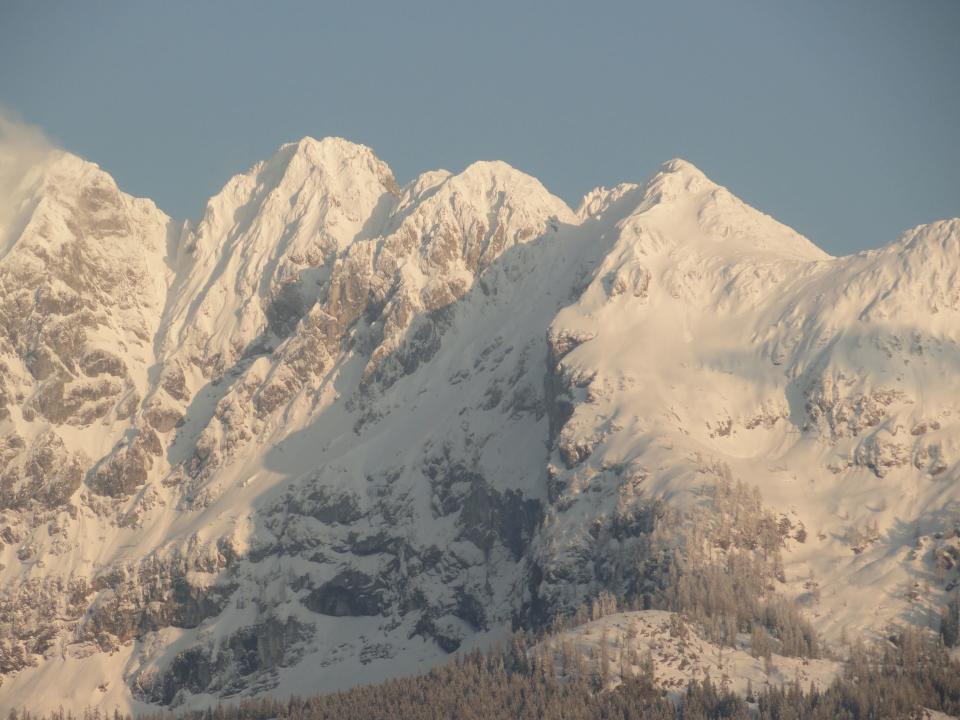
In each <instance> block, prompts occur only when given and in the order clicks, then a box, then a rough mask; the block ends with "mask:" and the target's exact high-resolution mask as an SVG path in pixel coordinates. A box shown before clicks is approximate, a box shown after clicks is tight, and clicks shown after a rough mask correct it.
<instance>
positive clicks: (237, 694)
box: [0, 138, 960, 712]
mask: <svg viewBox="0 0 960 720" xmlns="http://www.w3.org/2000/svg"><path fill="white" fill-rule="evenodd" d="M5 202H6V203H8V204H9V205H10V206H11V207H12V208H14V211H13V212H11V213H7V215H6V216H5V217H4V218H3V223H2V226H0V541H2V544H0V563H2V565H0V678H2V683H0V709H2V710H4V711H6V710H8V709H10V708H13V707H21V706H24V705H27V706H30V707H32V708H34V709H37V710H40V711H43V710H50V709H54V708H56V707H58V706H61V705H62V706H64V707H72V708H84V707H88V706H104V707H110V708H112V707H120V708H121V709H123V710H130V711H137V712H144V711H149V710H157V709H160V708H162V707H170V708H177V709H188V708H203V707H208V706H210V705H213V704H216V703H218V702H227V701H231V700H236V699H239V698H243V697H249V696H253V695H271V696H274V697H277V698H284V697H287V696H289V695H291V694H294V693H299V694H301V695H303V694H308V693H316V692H321V691H329V690H337V689H344V688H348V687H351V686H354V685H357V684H359V683H369V682H376V681H379V680H382V679H385V678H390V677H396V676H400V675H405V674H410V673H412V672H416V671H417V670H420V669H425V668H429V667H431V666H433V665H436V664H437V663H440V662H442V661H444V659H446V658H447V657H449V655H450V654H451V653H456V652H459V651H464V650H469V649H472V648H485V647H487V646H489V645H490V644H491V643H493V642H494V641H496V640H498V639H501V638H504V637H507V636H509V634H510V632H511V631H512V630H514V629H516V628H525V629H529V630H533V631H540V630H543V629H545V628H551V627H553V628H559V630H557V633H559V634H558V635H557V637H562V635H563V633H568V634H569V633H571V632H572V631H571V630H569V629H568V627H569V618H571V617H574V616H576V615H577V613H578V612H579V613H580V614H581V616H582V614H583V609H582V608H584V607H587V608H590V607H591V606H593V610H594V612H591V613H590V617H588V618H581V619H583V620H584V621H586V620H591V618H592V622H593V623H594V624H592V625H588V626H587V628H588V629H587V631H586V632H587V634H586V635H583V634H580V635H578V636H577V637H579V638H580V639H579V640H577V641H576V642H586V640H585V639H584V638H588V637H590V633H593V634H594V635H597V636H599V635H600V633H601V632H604V633H605V632H606V630H601V628H600V627H599V626H598V625H596V624H595V623H597V622H601V624H602V622H603V620H602V618H601V616H606V617H607V620H608V625H609V624H611V623H612V625H613V626H615V627H622V628H627V627H628V626H631V627H633V630H631V632H632V633H633V634H634V635H637V634H639V637H640V641H641V645H644V643H646V645H650V643H651V642H653V641H652V640H651V638H652V637H653V634H656V633H659V632H661V631H663V632H665V631H664V630H663V629H664V628H666V627H668V626H669V625H670V623H672V622H674V621H675V617H676V616H677V615H678V614H682V615H683V616H684V617H685V618H687V620H689V621H690V622H692V623H693V624H694V625H695V627H696V628H697V630H696V633H697V635H696V637H697V641H696V642H697V643H698V645H697V647H700V648H701V650H703V648H706V647H708V646H710V647H714V646H716V647H720V648H722V647H723V646H724V644H726V645H729V646H733V647H734V648H735V647H737V644H738V643H741V645H742V648H741V649H740V650H736V649H733V650H731V652H732V653H734V654H736V653H739V655H736V657H737V658H739V659H738V660H736V663H734V664H735V665H736V666H737V667H742V668H744V670H743V673H744V675H743V677H747V678H752V682H753V683H757V682H758V681H759V678H761V677H763V673H760V675H757V676H756V677H754V676H751V675H750V672H753V670H751V669H750V668H751V667H752V666H751V663H752V662H755V661H754V660H753V659H752V657H751V656H750V655H748V654H747V653H746V652H744V650H743V648H746V647H749V641H748V640H747V639H746V638H747V637H748V636H750V637H751V638H752V642H753V646H754V648H755V649H756V647H757V642H759V641H762V642H763V643H765V644H766V646H767V648H768V650H767V653H768V654H769V652H770V651H771V649H772V652H773V653H774V654H775V655H777V656H778V657H783V658H787V656H790V658H789V659H784V660H783V661H782V662H780V661H778V662H777V666H778V667H780V668H781V669H783V668H788V669H789V668H792V669H790V670H789V671H788V670H783V672H784V674H785V677H788V676H789V677H793V675H792V673H793V672H794V671H797V672H799V671H800V670H802V671H803V672H806V673H808V674H809V675H811V676H815V677H814V679H816V677H822V678H829V676H830V673H831V672H834V671H835V670H834V669H831V668H833V666H834V665H835V664H836V663H835V662H833V661H832V660H830V659H829V658H830V657H839V656H840V655H842V648H843V647H844V646H845V645H844V644H845V643H847V642H848V641H849V640H852V639H853V638H856V637H862V638H865V639H871V638H874V639H876V638H882V637H886V636H887V635H888V634H889V633H890V632H891V628H896V627H915V628H919V629H921V630H923V632H927V633H930V634H931V635H936V634H937V633H940V634H941V635H942V636H943V637H944V639H946V640H948V641H949V640H952V641H953V642H956V637H955V635H956V629H955V628H951V627H947V626H948V625H949V624H950V623H951V622H953V620H952V618H951V612H954V613H955V608H956V601H955V599H954V598H955V597H956V590H955V588H956V587H957V585H958V582H960V580H958V565H960V380H958V378H960V219H953V220H945V221H940V222H934V223H932V224H929V225H924V226H921V227H917V228H914V229H912V230H909V231H908V232H906V233H905V234H903V235H902V236H901V237H900V238H899V239H897V240H895V241H894V242H893V243H891V244H889V245H887V246H885V247H883V248H881V249H879V250H872V251H869V252H863V253H860V254H857V255H853V256H848V257H831V256H829V255H828V254H826V253H825V252H823V251H822V250H820V249H818V248H817V247H816V246H815V245H813V244H812V243H811V242H810V241H808V240H806V239H805V238H803V237H802V236H800V235H799V234H797V233H796V232H794V231H793V230H791V229H790V228H788V227H785V226H784V225H781V224H780V223H778V222H776V221H775V220H773V219H772V218H770V217H769V216H767V215H764V214H763V213H761V212H758V211H756V210H754V209H752V208H750V207H749V206H747V205H745V204H744V203H743V202H741V201H740V200H738V199H737V198H736V197H734V196H733V195H732V194H731V193H730V192H729V191H727V190H726V189H725V188H723V187H721V186H719V185H716V184H715V183H714V182H712V181H711V180H710V179H708V178H707V177H705V176H704V175H703V174H702V173H701V172H700V171H699V170H698V169H697V168H695V167H694V166H692V165H691V164H689V163H687V162H684V161H682V160H672V161H670V162H668V163H666V164H665V165H663V166H662V167H661V169H660V171H659V172H658V173H657V174H656V175H655V176H654V177H653V178H652V179H651V180H649V181H648V182H646V183H645V184H641V185H634V184H623V185H619V186H617V187H614V188H612V189H607V188H597V189H596V190H594V191H592V192H590V193H589V194H588V195H587V196H586V197H585V198H584V199H583V201H582V203H581V205H580V207H579V208H578V209H576V210H573V209H571V208H569V207H568V206H567V205H566V204H565V203H564V202H563V201H562V200H560V199H559V198H557V197H555V196H553V195H551V194H550V192H548V191H547V190H546V189H545V188H544V187H543V185H542V184H541V183H540V182H538V181H537V180H536V179H534V178H532V177H530V176H528V175H525V174H523V173H522V172H519V171H517V170H515V169H513V168H512V167H510V166H509V165H506V164H504V163H502V162H478V163H475V164H473V165H471V166H469V167H468V168H467V169H466V170H464V171H463V172H461V173H459V174H451V173H449V172H446V171H434V172H428V173H425V174H423V175H421V176H419V177H417V178H416V179H414V180H413V181H411V182H410V183H409V184H407V185H405V186H400V185H398V183H397V182H396V181H395V180H394V177H393V175H392V173H391V171H390V169H389V168H388V167H387V165H386V164H384V163H383V162H382V161H381V160H379V159H378V158H377V157H376V156H375V155H374V154H373V152H371V150H369V149H368V148H366V147H363V146H360V145H356V144H353V143H350V142H347V141H345V140H342V139H337V138H326V139H324V140H320V141H317V140H314V139H311V138H304V139H303V140H301V141H300V142H297V143H293V144H289V145H284V146H283V147H281V148H280V149H279V150H278V151H277V153H276V154H275V155H274V156H273V157H271V158H270V159H268V160H266V161H264V162H261V163H258V164H257V165H255V166H254V167H253V168H251V169H250V170H249V171H248V172H246V173H244V174H241V175H237V176H235V177H234V178H232V179H231V180H230V181H229V182H228V183H227V184H226V185H225V187H224V188H223V189H222V190H221V192H220V193H219V194H217V195H216V196H214V197H213V198H211V199H210V200H209V202H208V203H207V205H206V209H205V211H204V212H203V215H202V217H201V218H200V219H199V221H197V222H186V223H181V222H179V221H178V222H175V221H173V220H171V218H169V217H167V216H166V215H165V214H164V213H163V212H161V211H160V210H159V209H157V207H156V206H155V205H154V204H153V203H152V202H150V201H149V200H144V199H137V198H133V197H131V196H129V195H127V194H125V193H124V192H122V191H121V190H120V189H118V187H117V185H116V183H115V182H114V181H113V180H112V179H111V178H110V177H109V176H108V175H107V174H106V173H105V172H103V171H102V170H100V169H99V168H98V167H97V166H96V165H94V164H92V163H89V162H87V161H84V160H82V159H80V158H78V157H76V156H74V155H71V154H69V153H66V152H63V151H59V150H50V151H48V152H46V153H44V154H43V155H42V157H37V158H35V159H34V160H33V161H32V162H31V163H30V164H29V166H28V167H26V168H25V169H24V170H23V172H22V173H20V174H19V175H18V179H17V182H16V183H15V187H13V188H12V189H10V190H9V197H7V198H6V199H5ZM952 599H953V600H952ZM951 602H953V605H952V606H950V605H949V603H951ZM598 603H599V605H606V606H608V607H606V611H609V612H606V611H603V612H596V607H597V605H598ZM944 606H947V607H948V610H946V611H943V610H942V608H944ZM950 607H953V608H954V610H953V611H951V610H950V609H949V608H950ZM578 608H581V609H580V610H579V611H578ZM625 608H626V609H628V610H629V612H628V613H626V614H623V613H620V612H618V611H619V610H622V609H625ZM601 610H604V608H601ZM941 616H942V618H943V619H941ZM941 625H942V627H941ZM951 632H952V633H953V634H952V635H951ZM757 638H760V640H759V641H758V639H757ZM604 642H605V640H604ZM744 643H747V644H744ZM644 646H645V645H644ZM657 647H666V646H665V645H658V646H657ZM678 652H679V650H678ZM712 652H713V651H712V650H703V652H702V653H701V655H703V656H705V657H706V656H710V655H711V653H712ZM721 652H722V650H721ZM817 656H821V657H823V656H827V658H826V659H820V660H815V661H814V660H811V661H809V663H808V662H807V660H806V657H817ZM798 658H803V660H800V659H798ZM656 661H657V663H658V664H660V665H662V668H660V665H658V668H659V669H658V677H664V678H668V677H675V678H680V679H682V678H683V677H685V675H684V672H683V671H682V669H681V670H678V669H676V667H675V666H672V667H670V668H668V667H667V665H668V664H669V658H667V657H662V658H657V660H656ZM790 663H793V664H792V665H791V664H790ZM695 668H696V663H693V664H692V665H691V668H690V670H688V671H686V672H687V676H689V675H690V673H692V672H694V670H695ZM671 673H672V675H671ZM805 677H806V676H805ZM737 682H738V681H736V679H735V680H734V683H733V685H734V687H737Z"/></svg>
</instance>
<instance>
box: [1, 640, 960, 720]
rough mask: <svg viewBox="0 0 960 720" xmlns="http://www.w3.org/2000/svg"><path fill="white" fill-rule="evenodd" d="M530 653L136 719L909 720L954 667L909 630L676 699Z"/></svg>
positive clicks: (949, 692) (509, 648)
mask: <svg viewBox="0 0 960 720" xmlns="http://www.w3.org/2000/svg"><path fill="white" fill-rule="evenodd" d="M539 657H540V656H538V655H537V653H535V652H531V646H530V645H529V643H528V637H527V636H525V635H523V634H519V633H518V634H517V635H515V636H514V638H513V640H512V641H511V642H510V643H507V644H505V645H499V646H497V647H495V648H493V649H491V650H490V651H488V652H486V653H481V652H479V651H474V652H472V653H469V654H464V655H461V656H458V657H457V658H456V659H454V660H452V661H451V662H449V663H447V664H445V665H442V666H440V667H438V668H435V669H433V670H431V671H430V672H428V673H422V674H419V675H415V676H412V677H407V678H397V679H392V680H388V681H386V682H383V683H380V684H377V685H368V686H362V687H356V688H352V689H350V690H345V691H342V692H337V693H331V694H326V695H317V696H314V697H308V698H297V697H294V698H290V699H289V700H276V699H269V698H256V699H245V700H241V701H239V702H238V703H236V704H229V705H219V706H217V707H215V708H210V709H207V710H203V711H195V712H186V713H176V712H163V713H155V714H150V715H143V716H140V718H139V720H171V719H172V718H178V719H179V720H346V719H347V718H364V719H368V720H441V719H442V718H458V719H460V720H473V719H476V720H481V719H482V720H498V719H500V718H503V720H508V719H511V720H512V719H514V718H516V719H519V720H526V719H529V720H537V719H540V718H558V719H561V718H562V719H563V720H580V719H586V718H600V719H609V720H628V719H632V718H644V719H646V718H649V719H651V720H668V719H671V720H672V719H678V720H679V719H682V720H699V719H701V718H703V719H706V718H751V717H754V718H761V719H767V718H769V719H770V720H827V719H834V718H836V719H839V720H874V719H876V720H880V719H881V718H919V717H922V714H921V713H922V708H927V709H931V710H939V711H941V712H945V713H948V714H954V715H955V714H958V713H960V663H958V662H957V661H956V660H954V659H953V658H951V656H950V655H949V653H948V651H947V650H946V648H944V646H943V643H942V642H940V641H932V640H930V639H928V638H926V637H924V636H922V635H921V634H920V633H917V632H915V631H909V630H908V631H904V632H902V633H900V634H898V635H896V636H892V637H891V638H889V639H888V640H887V641H886V642H885V644H884V647H883V648H882V649H880V648H866V647H865V646H862V645H859V644H858V645H854V646H853V647H852V648H851V651H850V655H849V658H848V659H847V661H846V665H845V670H844V673H843V675H842V676H841V677H839V678H837V679H836V680H835V681H834V682H833V683H832V684H831V685H829V686H828V687H826V688H825V689H823V690H818V689H816V688H815V687H809V688H803V687H801V686H800V685H799V683H796V682H794V683H790V684H787V685H784V686H770V687H765V688H762V689H756V690H751V691H750V692H748V693H747V696H746V697H740V696H737V695H735V694H733V693H731V692H730V691H729V690H727V689H726V688H725V687H724V686H723V685H722V684H718V683H716V682H713V681H711V680H710V679H709V678H708V679H705V680H701V681H692V682H691V683H689V684H688V686H687V688H686V690H685V691H684V692H683V693H680V694H679V696H675V697H669V696H668V695H667V694H666V693H665V692H664V691H662V690H660V689H659V688H658V687H657V686H656V678H655V677H654V676H653V674H652V672H650V671H649V670H642V671H641V672H640V673H639V674H638V675H636V676H633V677H628V678H625V679H624V680H623V682H622V683H620V684H619V685H618V686H617V687H616V688H615V689H613V690H600V689H599V687H600V685H601V683H600V680H599V675H598V673H599V667H590V666H588V667H586V668H585V669H581V670H579V671H578V672H575V673H570V674H567V675H565V674H564V673H563V671H562V670H561V669H560V668H558V667H556V666H555V664H554V663H552V662H543V661H542V660H540V659H539ZM8 720H132V718H131V717H130V716H128V715H123V714H121V713H118V712H114V713H112V714H111V713H110V712H109V711H107V712H104V711H102V710H100V709H86V710H79V711H78V710H60V711H58V712H55V713H52V714H50V715H37V714H33V713H31V712H30V711H29V710H19V711H11V712H10V714H9V716H8Z"/></svg>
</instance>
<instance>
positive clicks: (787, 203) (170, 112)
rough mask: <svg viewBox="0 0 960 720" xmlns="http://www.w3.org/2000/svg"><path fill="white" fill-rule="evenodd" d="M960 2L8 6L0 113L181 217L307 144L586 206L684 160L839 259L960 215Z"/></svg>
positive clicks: (0, 49) (399, 171)
mask: <svg viewBox="0 0 960 720" xmlns="http://www.w3.org/2000/svg"><path fill="white" fill-rule="evenodd" d="M958 37H960V2H958V1H957V0H937V1H935V0H915V1H911V2H906V1H899V0H896V1H894V0H860V1H858V0H845V1H843V2H838V1H837V0H822V1H821V0H805V1H804V2H777V1H775V0H724V1H723V2H720V1H718V0H703V1H700V2H694V1H693V0H679V1H676V2H658V3H647V2H628V3H604V2H591V3H564V2H552V3H534V2H519V1H517V2H499V1H498V0H490V1H487V2H457V1H455V0H448V1H447V2H437V3H423V2H415V1H413V0H411V1H409V2H402V3H401V2H392V3H386V2H384V3H371V2H360V1H356V2H349V3H348V2H339V3H319V2H318V3H298V2H269V3H268V2H257V3H254V2H229V3H228V2H218V1H214V0H206V1H204V2H175V1H173V0H169V1H165V2H154V3H147V2H119V1H117V2H84V3H74V2H64V3H58V2H52V1H51V2H37V3H33V2H25V1H24V2H19V1H14V0H0V104H2V105H3V106H4V107H6V108H7V109H8V110H10V111H13V112H15V113H17V114H18V115H19V116H20V117H21V119H23V120H24V121H26V122H28V123H31V124H34V125H37V126H39V127H40V128H42V129H43V130H44V132H46V133H47V134H48V135H49V136H50V137H51V138H52V139H53V140H54V141H55V142H56V143H58V144H60V145H61V146H63V147H65V148H67V149H69V150H71V151H73V152H76V153H78V154H80V155H82V156H84V157H86V158H88V159H91V160H94V161H95V162H97V163H99V164H100V165H101V166H102V167H104V168H105V169H106V170H108V171H109V172H110V173H111V174H113V175H114V177H116V179H117V181H118V182H119V183H120V185H121V187H123V188H124V189H125V190H127V191H128V192H131V193H134V194H136V195H143V196H148V197H151V198H153V199H154V200H156V201H157V203H158V204H159V205H160V206H161V207H162V208H163V209H164V210H166V211H167V212H168V213H170V214H172V215H174V216H175V217H195V216H197V215H199V212H200V210H201V207H202V205H203V202H204V201H205V199H206V198H207V197H208V196H209V195H211V194H213V193H214V192H216V191H217V190H218V189H219V188H220V187H221V186H222V185H223V183H224V182H225V181H226V180H227V178H228V177H229V176H230V175H232V174H234V173H236V172H240V171H243V170H245V169H246V168H247V167H249V166H250V165H251V164H252V163H253V162H255V161H256V160H259V159H263V158H266V157H268V156H269V155H270V154H271V153H272V152H273V151H274V150H275V149H276V148H277V147H278V146H279V145H280V144H282V143H284V142H287V141H290V140H295V139H298V138H300V137H302V136H304V135H313V136H315V137H322V136H324V135H341V136H343V137H346V138H348V139H351V140H354V141H356V142H362V143H364V144H367V145H369V146H371V147H372V148H373V149H374V151H376V153H377V154H378V155H379V156H380V157H381V158H383V159H384V160H385V161H386V162H387V163H389V164H390V166H391V167H392V168H393V170H394V172H395V174H396V175H397V178H398V180H399V181H400V182H405V181H407V180H409V179H411V178H412V177H414V176H415V175H416V174H417V173H419V172H421V171H424V170H428V169H434V168H438V167H445V168H447V169H450V170H454V171H456V170H459V169H461V168H463V167H464V166H466V165H467V164H469V163H470V162H472V161H474V160H478V159H502V160H506V161H507V162H509V163H510V164H512V165H514V166H515V167H518V168H520V169H521V170H524V171H526V172H529V173H531V174H533V175H535V176H537V177H538V178H540V180H542V181H543V183H544V184H545V185H546V186H547V187H548V188H549V189H550V190H551V191H553V192H554V193H556V194H558V195H560V196H561V197H563V198H564V199H565V200H567V201H568V202H569V203H571V204H576V202H577V201H578V200H579V198H580V196H581V195H582V194H583V193H584V192H586V191H587V190H589V189H590V188H591V187H593V186H595V185H600V184H605V185H612V184H615V183H617V182H620V181H624V180H630V181H637V182H641V181H643V180H645V179H647V178H648V177H649V176H650V175H651V174H652V173H653V172H654V171H655V169H656V167H657V166H658V165H659V164H660V163H661V162H663V161H665V160H667V159H669V158H671V157H675V156H680V157H683V158H686V159H687V160H690V161H691V162H693V163H694V164H696V165H698V166H699V167H700V168H701V169H702V170H703V171H704V172H706V173H707V174H708V175H709V176H711V177H712V178H713V179H714V180H715V181H717V182H719V183H721V184H724V185H726V186H727V187H729V188H730V189H731V190H732V191H733V192H735V193H736V194H738V195H739V196H740V197H742V198H743V199H744V200H746V201H747V202H749V203H750V204H752V205H754V206H756V207H758V208H760V209H761V210H764V211H765V212H768V213H770V214H771V215H774V216H775V217H777V218H778V219H780V220H782V221H783V222H786V223H788V224H790V225H792V226H793V227H795V228H797V229H798V230H799V231H800V232H802V233H804V234H806V235H807V236H808V237H810V239H811V240H813V241H814V242H816V243H817V244H818V245H820V246H821V247H824V248H825V249H827V250H828V251H830V252H833V253H836V254H839V253H846V252H851V251H855V250H859V249H862V248H867V247H876V246H879V245H882V244H885V243H887V242H890V241H891V240H893V239H894V238H895V237H896V235H897V234H898V233H899V232H901V231H902V230H904V229H906V228H908V227H911V226H913V225H916V224H919V223H922V222H929V221H931V220H935V219H939V218H944V217H951V216H957V215H960V42H958Z"/></svg>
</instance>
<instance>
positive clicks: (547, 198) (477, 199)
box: [448, 160, 576, 223]
mask: <svg viewBox="0 0 960 720" xmlns="http://www.w3.org/2000/svg"><path fill="white" fill-rule="evenodd" d="M448 182H449V186H450V189H451V191H452V192H454V193H457V194H459V195H462V196H463V197H465V199H466V200H467V201H468V202H471V203H474V204H476V206H477V207H478V208H490V207H493V206H495V205H500V204H504V203H506V204H509V205H511V206H514V207H520V206H526V207H531V208H532V207H538V208H543V209H544V210H546V211H548V212H550V213H552V214H553V215H555V216H556V217H557V218H558V219H559V220H560V221H561V222H567V223H575V222H576V216H575V214H574V213H573V211H572V210H571V209H570V208H569V207H568V206H567V204H566V203H565V202H564V201H563V200H561V199H560V198H558V197H556V196H555V195H553V194H551V193H550V191H549V190H547V189H546V188H545V187H544V186H543V183H541V182H540V181H539V180H537V179H536V178H535V177H533V176H531V175H527V174H526V173H524V172H522V171H520V170H517V169H516V168H514V167H513V166H511V165H509V164H507V163H505V162H503V161H501V160H492V161H489V160H481V161H478V162H475V163H472V164H471V165H469V166H467V167H466V168H465V169H464V170H463V172H461V173H459V174H457V175H453V176H451V177H450V178H449V179H448Z"/></svg>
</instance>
